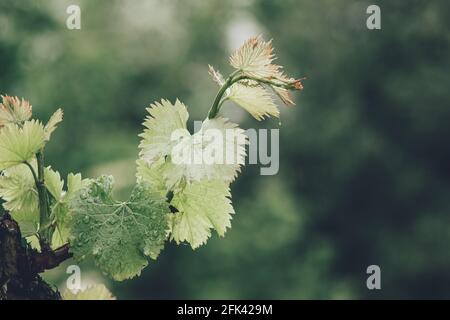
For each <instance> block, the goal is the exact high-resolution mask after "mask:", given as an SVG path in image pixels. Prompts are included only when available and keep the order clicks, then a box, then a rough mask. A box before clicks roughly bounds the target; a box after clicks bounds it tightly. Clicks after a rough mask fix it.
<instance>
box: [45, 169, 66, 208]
mask: <svg viewBox="0 0 450 320" xmlns="http://www.w3.org/2000/svg"><path fill="white" fill-rule="evenodd" d="M44 182H45V187H46V188H47V190H48V191H49V192H50V194H51V195H52V196H53V198H54V199H55V200H56V201H59V200H61V197H62V196H63V187H64V181H62V180H61V176H60V174H59V172H57V171H54V170H52V168H51V167H47V168H45V169H44Z"/></svg>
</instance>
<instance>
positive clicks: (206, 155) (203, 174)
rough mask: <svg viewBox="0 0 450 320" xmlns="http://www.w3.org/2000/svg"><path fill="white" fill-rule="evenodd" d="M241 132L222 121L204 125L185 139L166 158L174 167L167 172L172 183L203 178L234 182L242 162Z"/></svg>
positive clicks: (210, 121) (245, 141)
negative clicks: (183, 179) (184, 179)
mask: <svg viewBox="0 0 450 320" xmlns="http://www.w3.org/2000/svg"><path fill="white" fill-rule="evenodd" d="M246 143H247V137H246V136H245V134H244V130H242V129H240V128H239V127H238V126H237V125H236V124H234V123H231V122H229V121H228V120H227V119H225V118H221V117H217V118H214V119H207V120H205V121H204V122H203V124H202V127H201V129H200V131H198V132H197V133H195V134H193V135H192V136H187V137H184V138H183V139H182V140H180V141H179V142H178V143H177V144H176V145H175V146H174V147H173V149H172V153H171V157H170V158H168V160H170V161H171V162H172V163H173V164H174V165H175V166H176V167H178V168H174V169H173V170H171V171H169V172H167V173H166V175H167V179H169V180H171V181H176V180H181V179H182V178H183V177H184V178H186V180H187V181H188V182H193V181H201V180H204V179H208V180H214V179H219V180H223V181H228V182H231V181H233V180H234V179H235V178H236V176H237V174H238V172H239V171H240V167H241V165H243V164H244V162H245V145H246Z"/></svg>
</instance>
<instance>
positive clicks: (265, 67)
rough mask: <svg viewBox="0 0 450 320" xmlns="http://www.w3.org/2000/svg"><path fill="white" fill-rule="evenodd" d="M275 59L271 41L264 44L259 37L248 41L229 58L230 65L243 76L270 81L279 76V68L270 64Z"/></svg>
mask: <svg viewBox="0 0 450 320" xmlns="http://www.w3.org/2000/svg"><path fill="white" fill-rule="evenodd" d="M274 59H275V55H274V53H273V47H272V41H269V42H264V41H263V40H262V38H261V37H260V36H258V37H252V38H250V39H248V40H247V41H246V42H245V43H244V44H243V45H242V46H241V47H240V48H239V49H238V50H236V51H235V52H234V53H233V54H232V55H231V57H230V64H231V65H232V66H233V67H234V68H236V69H238V70H241V71H242V72H243V73H244V74H246V75H248V76H251V77H257V78H265V79H270V78H273V77H275V76H277V75H278V74H279V70H280V68H281V67H280V66H278V65H275V64H272V61H273V60H274Z"/></svg>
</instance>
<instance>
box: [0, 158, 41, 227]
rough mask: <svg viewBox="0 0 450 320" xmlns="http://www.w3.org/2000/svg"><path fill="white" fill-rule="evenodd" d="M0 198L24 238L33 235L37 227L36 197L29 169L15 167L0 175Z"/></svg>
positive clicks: (21, 166)
mask: <svg viewBox="0 0 450 320" xmlns="http://www.w3.org/2000/svg"><path fill="white" fill-rule="evenodd" d="M0 197H1V198H2V199H3V200H4V201H5V203H4V204H3V206H4V208H5V209H6V210H8V211H9V212H10V213H11V215H12V216H13V218H14V219H15V220H16V221H17V222H18V223H19V226H20V228H21V231H22V233H23V234H24V236H29V235H32V234H35V233H36V232H37V229H38V225H39V210H38V196H37V191H36V186H35V181H34V179H33V175H32V174H31V171H30V169H29V168H28V167H27V166H26V165H24V164H21V165H17V166H14V167H11V168H9V169H6V170H4V171H3V173H2V174H1V175H0Z"/></svg>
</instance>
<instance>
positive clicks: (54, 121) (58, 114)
mask: <svg viewBox="0 0 450 320" xmlns="http://www.w3.org/2000/svg"><path fill="white" fill-rule="evenodd" d="M63 115H64V114H63V111H62V110H61V109H58V110H56V111H55V113H53V115H52V116H51V117H50V119H49V120H48V122H47V124H46V125H45V128H44V129H45V141H48V140H50V137H51V135H52V133H53V131H55V130H56V127H57V125H58V124H59V123H60V122H61V121H62V120H63Z"/></svg>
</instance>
